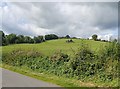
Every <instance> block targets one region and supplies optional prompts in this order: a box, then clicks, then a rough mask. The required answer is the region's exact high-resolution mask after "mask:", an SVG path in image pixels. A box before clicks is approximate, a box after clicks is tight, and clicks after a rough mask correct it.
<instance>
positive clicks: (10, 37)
mask: <svg viewBox="0 0 120 89" xmlns="http://www.w3.org/2000/svg"><path fill="white" fill-rule="evenodd" d="M7 39H8V42H9V43H10V44H13V43H15V41H16V39H17V36H16V34H9V35H7Z"/></svg>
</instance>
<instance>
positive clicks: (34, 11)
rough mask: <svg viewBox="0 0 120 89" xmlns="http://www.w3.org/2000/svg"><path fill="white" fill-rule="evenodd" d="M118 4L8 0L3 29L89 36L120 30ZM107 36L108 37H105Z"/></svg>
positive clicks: (6, 30) (113, 32)
mask: <svg viewBox="0 0 120 89" xmlns="http://www.w3.org/2000/svg"><path fill="white" fill-rule="evenodd" d="M117 7H118V6H117V3H113V2H112V3H105V2H104V3H48V2H47V3H44V2H42V3H35V2H34V3H27V2H16V3H6V5H5V6H4V7H3V31H5V32H7V33H16V34H24V35H30V36H33V35H45V34H49V33H55V34H57V35H59V36H64V35H67V34H69V35H71V36H77V37H86V38H88V37H89V36H91V35H93V34H98V35H99V36H105V35H109V34H113V35H115V34H116V33H117V22H118V21H117V19H118V17H117V14H118V8H117ZM103 38H104V37H103Z"/></svg>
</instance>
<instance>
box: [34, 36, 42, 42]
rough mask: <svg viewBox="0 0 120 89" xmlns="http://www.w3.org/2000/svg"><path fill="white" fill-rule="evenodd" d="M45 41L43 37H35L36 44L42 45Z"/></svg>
mask: <svg viewBox="0 0 120 89" xmlns="http://www.w3.org/2000/svg"><path fill="white" fill-rule="evenodd" d="M43 41H44V40H43V36H38V37H34V43H41V42H43Z"/></svg>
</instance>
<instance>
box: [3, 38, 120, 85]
mask: <svg viewBox="0 0 120 89" xmlns="http://www.w3.org/2000/svg"><path fill="white" fill-rule="evenodd" d="M67 40H68V39H58V40H49V41H46V42H43V43H39V44H13V45H8V46H3V47H2V52H3V55H2V64H3V67H4V68H7V69H10V70H13V71H16V72H19V73H22V74H25V75H28V76H32V77H35V78H37V79H40V80H44V81H48V82H52V83H55V84H58V85H61V86H63V87H80V86H84V87H86V86H88V87H90V86H91V84H92V86H104V87H105V86H118V60H119V53H118V48H120V47H119V46H120V45H118V44H117V43H114V42H101V41H93V40H82V39H73V43H67V42H66V41H67ZM91 50H92V51H91ZM61 51H62V52H61ZM74 52H75V54H74ZM41 73H42V75H41ZM43 74H45V75H43ZM51 78H52V79H51ZM81 81H82V82H81ZM87 82H88V83H87Z"/></svg>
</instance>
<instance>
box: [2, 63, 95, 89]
mask: <svg viewBox="0 0 120 89" xmlns="http://www.w3.org/2000/svg"><path fill="white" fill-rule="evenodd" d="M1 67H2V68H5V69H8V70H11V71H14V72H17V73H20V74H23V75H26V76H30V77H33V78H36V79H38V80H43V81H46V82H50V83H52V84H56V85H59V86H61V87H66V89H73V87H84V88H82V89H89V87H95V85H94V84H92V83H83V82H81V81H80V80H75V79H71V78H64V77H58V76H55V75H52V74H43V73H37V72H33V71H32V70H30V69H29V68H26V67H25V66H23V67H22V68H20V67H14V66H9V65H6V64H2V66H1ZM86 87H88V88H86Z"/></svg>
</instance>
